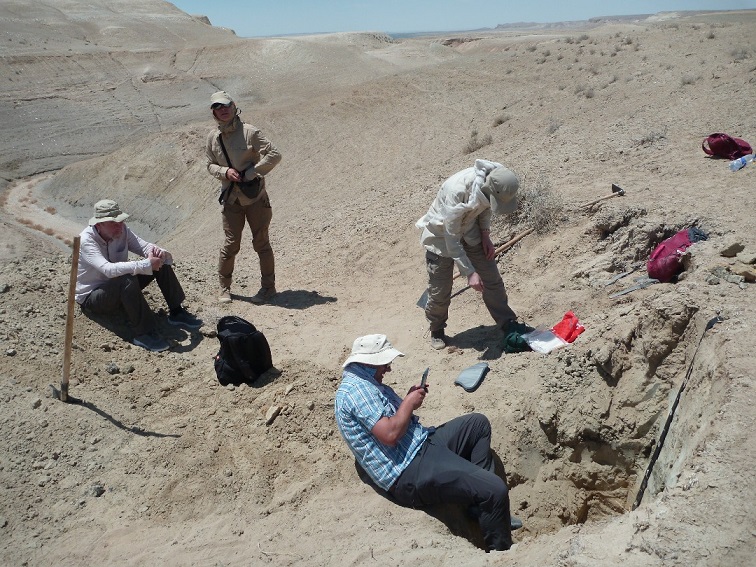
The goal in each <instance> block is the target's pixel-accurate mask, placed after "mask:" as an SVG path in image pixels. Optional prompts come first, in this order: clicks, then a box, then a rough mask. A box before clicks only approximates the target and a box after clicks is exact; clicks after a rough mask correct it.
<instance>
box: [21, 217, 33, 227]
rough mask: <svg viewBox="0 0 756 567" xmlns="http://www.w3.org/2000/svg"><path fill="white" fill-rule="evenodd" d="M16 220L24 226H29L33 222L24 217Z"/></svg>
mask: <svg viewBox="0 0 756 567" xmlns="http://www.w3.org/2000/svg"><path fill="white" fill-rule="evenodd" d="M18 222H19V223H20V224H23V225H26V226H31V225H32V224H34V223H32V221H30V220H29V219H25V218H20V219H18Z"/></svg>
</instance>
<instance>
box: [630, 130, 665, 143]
mask: <svg viewBox="0 0 756 567" xmlns="http://www.w3.org/2000/svg"><path fill="white" fill-rule="evenodd" d="M666 138H667V127H666V126H665V127H664V128H662V129H661V130H658V131H653V132H649V133H648V134H646V135H645V136H643V137H642V138H641V139H640V140H636V141H635V145H636V146H649V145H651V144H653V143H655V142H658V141H660V140H664V139H666Z"/></svg>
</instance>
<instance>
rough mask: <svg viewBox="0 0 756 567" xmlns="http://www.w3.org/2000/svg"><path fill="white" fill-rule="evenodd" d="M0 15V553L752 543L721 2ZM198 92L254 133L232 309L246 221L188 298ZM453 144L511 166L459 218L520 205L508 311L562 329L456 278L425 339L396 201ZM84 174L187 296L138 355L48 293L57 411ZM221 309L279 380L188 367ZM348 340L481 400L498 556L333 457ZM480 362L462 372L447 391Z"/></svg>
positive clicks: (736, 109)
mask: <svg viewBox="0 0 756 567" xmlns="http://www.w3.org/2000/svg"><path fill="white" fill-rule="evenodd" d="M505 19H506V14H502V16H501V21H505ZM0 28H1V29H2V31H3V37H4V38H6V39H7V41H3V45H2V46H0V65H2V78H3V80H2V81H0V85H2V86H1V87H0V115H1V116H2V120H1V121H0V128H1V129H2V139H3V140H4V141H3V142H2V144H3V149H4V152H3V157H2V159H0V177H2V181H1V182H0V183H2V186H1V187H0V203H1V204H2V209H0V235H1V238H0V299H1V300H2V303H1V304H0V322H2V330H0V345H1V346H2V349H0V385H2V392H1V393H0V403H2V406H3V408H2V411H1V412H0V427H1V430H2V432H3V433H4V435H2V440H0V486H1V487H2V490H3V498H2V504H1V505H0V533H2V535H3V542H4V544H3V545H2V546H0V563H3V564H8V565H51V564H55V565H122V564H123V565H157V564H159V565H207V564H217V565H240V566H241V565H264V564H271V563H275V564H281V565H303V566H304V565H323V566H325V565H364V564H372V563H374V564H376V565H415V564H423V565H455V566H457V565H463V566H468V565H469V566H478V565H516V566H517V565H519V566H523V567H524V566H532V565H544V566H547V565H548V566H559V567H578V566H580V567H604V566H606V565H620V564H622V565H631V566H638V567H652V566H653V567H655V566H665V567H666V566H686V567H689V566H691V565H695V566H702V567H703V566H706V567H710V566H715V565H722V566H741V565H747V564H748V563H749V561H751V556H752V550H753V546H754V534H755V533H756V513H754V511H753V506H752V505H751V501H752V500H753V498H754V493H755V492H756V491H755V490H754V484H753V481H752V477H753V475H752V474H751V471H750V468H751V464H752V463H753V462H754V458H755V457H756V454H755V453H756V450H755V449H754V445H753V443H752V442H751V437H752V436H753V435H754V434H755V433H756V425H755V423H754V410H753V404H752V403H751V398H752V397H753V392H752V388H753V386H754V385H753V369H752V367H753V364H752V362H751V358H750V353H751V351H752V350H753V349H754V347H755V346H756V345H754V341H753V338H752V337H753V336H754V321H756V317H755V315H756V313H755V311H756V302H754V296H753V293H754V287H753V286H754V259H755V258H756V233H754V230H753V222H752V218H753V211H754V210H756V197H755V196H754V191H753V189H754V181H753V180H754V175H756V165H750V166H747V167H746V168H744V169H743V170H741V171H738V172H736V173H732V172H731V171H730V170H729V169H728V167H727V161H726V160H717V159H711V158H708V157H707V156H706V155H705V154H704V153H703V151H702V150H701V142H702V141H703V139H704V138H705V137H706V136H707V135H708V134H710V133H712V132H728V133H730V134H732V135H735V136H739V137H742V138H745V139H746V140H748V141H750V142H751V144H756V119H754V118H753V115H752V113H749V112H748V111H747V110H745V109H749V108H752V107H753V106H754V102H756V89H754V81H756V78H755V77H756V74H755V73H756V40H755V39H754V38H756V11H753V10H750V11H742V12H712V13H675V14H669V13H667V14H658V15H654V16H652V17H638V18H634V19H632V18H619V19H616V20H611V19H609V20H601V21H592V22H585V23H584V25H578V24H576V23H570V25H569V26H561V27H560V26H549V27H547V28H542V29H537V30H536V29H532V28H529V29H510V28H501V29H499V30H497V31H488V32H475V33H468V34H449V35H430V36H422V37H416V38H408V39H392V38H391V37H389V36H388V35H386V34H384V33H382V32H381V31H380V30H376V32H375V33H365V34H332V35H324V36H306V37H286V38H270V39H243V38H238V37H236V36H235V34H234V33H233V32H232V31H230V30H223V29H218V28H214V27H213V26H211V25H209V23H208V22H207V21H206V20H204V19H203V18H200V17H194V16H189V15H187V14H184V13H182V12H180V11H179V10H177V9H176V8H175V7H173V6H172V5H171V4H169V3H167V2H162V1H159V0H140V1H139V2H106V1H105V0H91V1H83V0H81V1H76V2H71V1H63V0H45V1H41V2H36V1H35V2H31V1H14V2H6V3H3V4H2V5H0ZM218 89H225V90H227V91H228V92H229V93H231V95H232V96H233V97H234V98H235V100H236V101H237V104H238V106H239V108H240V109H241V110H242V118H243V119H244V120H246V121H248V122H251V123H253V124H255V125H256V126H257V127H259V128H260V129H261V130H262V131H263V132H264V133H265V134H266V136H268V137H269V138H270V139H271V140H272V141H273V143H274V144H275V145H276V146H277V147H278V149H279V150H280V151H281V153H282V155H283V161H282V162H281V164H280V165H279V166H278V167H276V169H274V170H273V172H272V173H271V174H270V175H269V176H268V179H267V184H268V192H269V194H270V198H271V202H272V206H273V211H274V218H273V224H272V227H271V236H272V244H273V248H274V251H275V254H276V265H277V287H278V291H279V294H278V296H277V297H276V298H275V299H274V300H273V301H272V302H271V303H270V304H267V305H262V306H258V305H254V304H252V303H251V302H249V297H250V296H251V295H253V294H254V293H255V291H256V290H257V288H258V284H259V270H258V266H257V259H256V257H255V254H254V252H253V250H252V246H251V238H249V235H247V236H245V242H243V244H242V252H241V253H240V256H239V257H238V260H237V270H236V273H235V283H234V293H235V294H236V298H235V301H234V302H233V303H231V304H228V305H221V304H219V303H218V302H217V294H218V289H217V275H216V266H217V256H218V248H219V246H220V244H221V241H222V230H221V219H220V212H219V206H218V204H217V191H218V187H217V183H216V182H215V181H214V180H213V178H212V177H211V176H210V175H209V174H208V173H207V171H206V169H205V160H204V143H205V137H206V134H207V133H208V132H209V131H210V129H211V128H212V126H213V122H212V120H211V116H210V112H209V109H208V103H209V97H210V94H211V93H212V92H214V91H215V90H218ZM476 158H487V159H491V160H495V161H499V162H502V163H504V164H506V165H507V166H509V167H510V168H511V169H512V170H514V171H515V172H516V173H517V174H518V175H519V177H520V179H521V202H520V207H519V209H518V211H517V212H516V213H515V214H514V215H511V216H509V217H505V218H501V219H497V221H496V224H495V233H496V234H495V235H494V236H495V241H496V242H497V243H503V242H505V241H507V240H509V239H510V238H512V237H514V236H517V235H520V234H522V233H523V232H525V231H528V230H530V229H532V232H529V233H528V234H527V236H525V237H524V238H522V239H521V240H520V241H519V242H518V243H517V245H516V246H515V247H513V248H512V249H511V250H509V251H507V252H505V253H503V254H502V255H501V256H500V258H499V266H500V270H501V272H502V275H503V278H504V281H505V283H506V285H507V290H508V293H509V297H510V300H511V302H512V305H513V307H514V308H515V309H516V311H517V312H518V314H519V315H520V316H521V318H522V319H523V320H525V321H526V322H528V323H530V324H531V325H533V326H542V327H545V328H549V327H551V326H553V325H554V324H556V323H557V322H558V321H560V320H561V318H562V316H563V315H564V314H565V313H566V312H568V311H573V312H574V313H575V314H576V315H577V316H578V317H579V318H580V321H581V322H582V323H583V324H584V325H585V327H586V331H585V332H584V333H583V334H582V335H580V336H579V338H578V339H577V340H576V341H575V342H574V343H573V344H571V345H570V346H568V347H565V348H563V349H560V350H557V351H554V352H552V353H550V354H547V355H544V354H538V353H536V352H525V353H519V354H505V353H504V352H503V344H502V336H501V334H500V333H499V331H498V330H497V329H496V328H495V327H494V325H493V321H492V320H491V319H490V317H489V315H488V312H487V311H486V309H485V306H484V305H483V303H482V301H481V299H480V296H479V295H478V294H477V293H476V292H474V291H472V290H467V291H463V292H461V293H460V294H459V295H458V296H456V297H455V298H454V299H453V303H452V312H451V317H450V321H449V328H448V329H447V331H448V332H449V334H450V335H451V336H452V339H451V341H452V342H451V345H452V346H451V347H449V348H447V349H445V350H442V351H434V350H432V349H431V347H430V344H429V337H428V333H427V324H426V322H425V319H424V316H423V311H422V310H421V309H419V308H418V307H417V306H416V302H417V300H418V299H419V297H420V295H421V294H422V293H423V291H424V289H425V284H426V273H425V265H424V254H423V250H422V248H421V246H420V245H419V242H418V238H419V231H418V230H417V229H416V228H415V226H414V223H415V221H416V220H417V219H418V218H420V217H421V216H422V215H423V214H424V213H425V212H426V210H427V208H428V206H429V204H430V203H431V201H432V199H433V197H434V196H435V194H436V192H437V190H438V187H439V185H440V183H441V182H442V181H443V180H444V179H445V178H446V177H448V176H450V175H452V174H453V173H455V172H456V171H458V170H460V169H462V168H465V167H469V166H470V165H472V164H473V162H474V160H475V159H476ZM612 184H616V185H618V186H620V187H622V188H623V190H624V194H623V195H622V196H612V197H609V196H610V195H612V189H611V187H612ZM602 197H609V198H607V199H603V200H601V201H598V202H596V203H594V204H591V205H588V203H591V202H594V201H596V200H597V199H600V198H602ZM101 198H114V199H116V200H117V201H118V202H119V203H120V205H121V206H122V207H123V209H124V210H126V211H127V212H128V213H129V214H130V215H131V218H130V219H129V226H131V227H132V228H133V229H134V230H135V231H136V232H137V233H139V234H140V235H142V236H144V237H146V238H148V239H150V240H152V241H153V242H156V243H158V244H160V245H161V246H164V247H166V248H167V249H169V250H170V251H171V252H172V253H173V255H174V257H175V259H176V271H177V273H178V275H179V278H180V279H181V282H182V284H183V285H184V289H185V290H186V293H187V305H188V306H189V307H190V309H191V310H192V311H193V312H195V313H197V314H198V315H199V316H200V317H202V318H203V320H204V322H205V324H204V326H203V327H202V328H201V329H200V331H199V332H195V333H185V332H183V331H182V332H179V331H176V330H175V328H173V327H170V325H168V324H167V322H166V321H165V316H166V314H165V311H164V308H165V306H164V305H162V298H161V297H160V294H159V293H158V292H157V290H152V291H150V292H149V293H148V300H149V301H150V303H151V305H153V307H154V309H155V310H156V311H158V312H159V318H160V321H161V331H163V332H164V333H165V334H166V337H167V338H168V339H169V341H170V342H171V345H172V348H171V349H170V350H169V351H166V352H164V353H148V352H145V351H143V350H142V349H139V348H136V347H134V346H132V345H131V344H130V343H129V342H128V340H129V339H130V337H129V335H128V330H127V329H126V327H125V325H123V324H122V322H119V321H116V322H114V323H113V324H109V325H102V324H101V323H100V322H98V321H94V320H91V319H89V318H87V317H86V316H84V315H83V314H82V313H81V312H80V311H79V310H78V309H76V310H75V320H74V339H73V351H72V357H71V377H72V382H71V386H70V394H71V395H72V396H74V397H76V398H78V399H80V400H81V403H78V404H64V403H62V402H61V401H60V400H58V399H56V398H55V396H54V395H53V391H54V390H55V389H56V388H57V387H58V385H59V382H60V379H61V374H62V366H63V344H64V341H63V337H64V329H65V322H66V311H67V309H66V307H67V305H66V299H67V294H68V284H69V274H70V257H71V242H72V239H73V237H74V236H75V235H76V234H77V233H78V232H79V231H80V230H81V229H82V228H83V227H84V226H85V225H86V222H87V219H88V218H89V217H90V216H91V214H92V212H91V211H92V205H93V203H94V202H95V201H97V200H99V199H101ZM688 227H696V228H699V229H701V230H703V231H705V232H706V233H707V234H708V236H709V238H708V240H706V241H704V242H700V243H697V244H695V245H694V246H692V247H691V248H690V249H689V254H688V255H687V257H686V259H685V262H686V263H685V265H686V271H685V272H684V273H683V274H682V276H681V277H680V280H679V281H678V282H677V283H674V284H656V285H651V286H649V287H646V288H644V289H639V290H635V291H631V292H628V293H627V294H624V295H617V296H615V297H611V296H612V295H614V294H616V293H617V292H621V291H623V290H627V289H628V288H631V287H632V286H633V285H634V284H635V283H636V282H635V278H639V277H642V276H645V275H646V273H645V261H646V260H647V258H648V256H649V254H650V252H651V251H652V250H653V249H654V247H655V246H656V245H657V244H658V243H659V242H660V241H661V240H662V239H664V238H666V237H668V236H671V235H672V234H674V233H675V232H676V231H678V230H681V229H683V228H688ZM463 286H464V283H463V282H461V281H459V282H458V283H457V284H456V285H455V290H460V289H462V287H463ZM148 290H149V288H148ZM160 309H163V311H159V310H160ZM225 314H236V315H240V316H242V317H244V318H246V319H248V320H250V321H252V322H253V323H254V324H255V325H257V326H258V328H260V329H261V330H263V332H264V333H265V335H266V337H267V338H268V341H269V342H270V344H271V348H272V351H273V357H274V363H275V366H276V367H277V369H278V370H279V371H280V374H277V373H271V374H270V375H266V376H265V377H264V378H263V379H261V381H259V382H258V383H256V384H255V385H254V386H252V387H247V386H242V387H238V388H234V387H228V388H225V387H222V386H220V385H219V384H218V381H217V379H216V376H215V373H214V370H213V364H212V362H213V356H214V355H215V353H216V352H217V349H218V340H217V338H216V336H215V325H216V322H217V320H218V318H219V317H221V316H222V315H225ZM377 332H380V333H385V334H387V335H388V336H389V338H390V340H391V341H392V343H393V344H394V345H395V346H396V347H397V348H399V349H400V350H402V351H403V352H405V353H406V354H407V356H406V357H405V358H403V359H401V360H398V361H397V362H396V363H395V365H394V370H393V372H392V374H391V375H390V376H389V378H390V380H389V382H390V383H391V384H392V386H393V387H394V388H395V389H396V390H397V391H398V392H404V391H406V389H407V388H409V386H410V385H412V384H413V383H414V382H415V381H416V380H417V377H418V376H419V375H420V373H421V372H422V370H423V369H424V368H425V367H427V366H430V367H431V374H430V393H429V395H428V397H427V399H426V402H425V403H424V405H423V407H422V408H421V411H420V416H421V419H422V421H423V422H424V423H427V424H429V425H431V424H439V423H442V422H444V421H446V420H448V419H450V418H452V417H455V416H457V415H459V414H461V413H464V412H470V411H479V412H482V413H485V414H486V415H487V416H488V417H489V419H490V420H491V423H492V426H493V432H494V449H495V451H496V454H497V456H498V457H499V458H500V459H501V461H502V464H503V466H504V468H505V469H506V478H507V481H508V483H509V486H510V489H511V499H512V509H513V513H514V514H516V515H517V516H518V517H520V518H521V519H522V520H523V522H524V527H523V529H522V530H518V531H517V532H515V541H516V542H517V546H516V548H514V549H513V550H511V551H509V552H507V553H504V554H498V555H495V554H486V553H485V552H484V551H483V550H482V549H481V546H480V544H481V542H480V534H479V533H478V530H477V528H476V526H475V525H474V524H472V523H470V521H469V520H467V519H466V517H465V516H464V515H463V514H461V513H460V511H458V510H456V509H454V508H453V507H451V506H450V507H448V508H447V507H445V508H443V509H439V510H410V509H405V508H401V507H399V506H397V505H396V504H394V503H393V502H391V501H390V499H388V498H385V497H384V496H382V495H381V494H379V492H378V491H376V490H373V489H372V488H371V487H370V486H369V485H367V484H365V483H363V482H362V481H361V480H360V479H359V477H358V475H357V473H356V471H355V467H354V461H353V459H352V457H351V455H350V453H349V451H348V450H347V448H346V446H345V444H344V443H343V441H342V440H341V438H340V436H339V434H338V431H337V430H336V427H335V423H334V419H333V395H334V392H335V390H336V387H337V385H338V381H339V378H340V370H341V363H342V362H343V361H344V359H345V358H346V356H347V354H348V351H349V348H350V347H351V344H352V341H353V340H354V338H355V337H357V336H360V335H364V334H368V333H377ZM481 360H483V361H486V362H488V364H489V366H490V369H491V370H490V372H489V374H488V375H487V377H486V379H485V381H484V382H483V384H482V385H481V387H480V388H479V389H478V390H476V391H475V392H473V393H467V392H465V391H464V390H462V389H461V388H459V387H458V386H455V385H454V383H453V382H454V379H455V378H456V376H457V375H458V374H459V372H460V371H461V370H463V369H464V368H466V367H468V366H470V365H472V364H475V363H477V362H479V361H481ZM51 386H52V387H51ZM673 410H674V411H673ZM670 415H671V418H670V419H669V420H668V416H670ZM667 422H668V423H669V426H668V427H667V428H665V424H667ZM665 429H666V433H665V434H664V435H665V440H664V444H663V446H662V448H661V450H660V451H658V460H657V461H656V463H655V465H654V467H653V469H652V470H651V471H650V472H649V474H648V475H647V478H646V480H647V488H646V489H645V493H644V494H643V498H642V501H641V503H640V505H639V506H638V507H637V509H633V503H634V501H635V500H636V498H637V497H638V494H639V490H640V488H641V483H642V480H643V479H644V474H645V473H646V470H647V467H648V465H649V463H650V462H651V460H652V456H654V455H655V453H656V452H657V451H656V449H657V447H658V446H659V440H660V437H661V436H662V431H664V430H665Z"/></svg>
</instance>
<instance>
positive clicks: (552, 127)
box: [547, 118, 562, 134]
mask: <svg viewBox="0 0 756 567" xmlns="http://www.w3.org/2000/svg"><path fill="white" fill-rule="evenodd" d="M561 125H562V122H561V121H559V120H557V119H556V118H552V119H551V120H550V121H549V127H548V128H547V130H548V132H549V134H553V133H554V132H556V131H557V130H559V127H560V126H561Z"/></svg>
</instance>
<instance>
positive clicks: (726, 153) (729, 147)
mask: <svg viewBox="0 0 756 567" xmlns="http://www.w3.org/2000/svg"><path fill="white" fill-rule="evenodd" d="M707 145H708V148H707V147H706V146H707ZM701 149H702V150H703V151H704V152H705V153H706V154H708V155H710V156H714V157H718V158H727V159H738V158H739V157H743V156H745V155H748V154H751V153H753V149H751V145H750V144H749V143H748V142H746V141H745V140H741V139H740V138H733V137H732V136H729V135H727V134H724V133H723V132H715V133H714V134H711V135H709V136H708V137H707V138H706V139H705V140H704V141H703V142H702V143H701Z"/></svg>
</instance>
